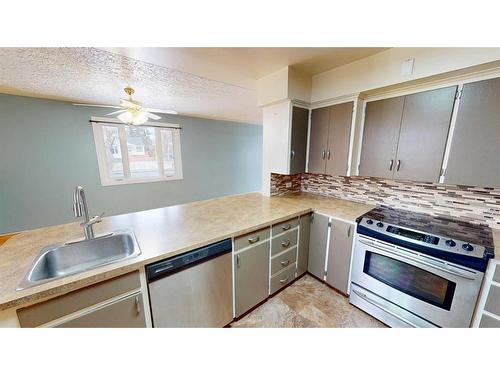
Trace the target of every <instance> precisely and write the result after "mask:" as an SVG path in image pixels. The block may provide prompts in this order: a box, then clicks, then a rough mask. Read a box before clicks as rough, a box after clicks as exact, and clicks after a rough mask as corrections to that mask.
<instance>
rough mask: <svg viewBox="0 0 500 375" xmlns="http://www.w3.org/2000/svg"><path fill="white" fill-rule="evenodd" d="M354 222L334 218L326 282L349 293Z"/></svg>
mask: <svg viewBox="0 0 500 375" xmlns="http://www.w3.org/2000/svg"><path fill="white" fill-rule="evenodd" d="M353 235H354V224H351V223H346V222H344V221H341V220H335V219H332V229H331V233H330V244H329V249H330V250H329V254H328V266H327V270H326V282H327V283H328V284H329V285H331V286H333V287H334V288H335V289H337V290H339V291H340V292H342V293H344V294H347V289H348V282H349V271H350V269H351V252H352V238H353Z"/></svg>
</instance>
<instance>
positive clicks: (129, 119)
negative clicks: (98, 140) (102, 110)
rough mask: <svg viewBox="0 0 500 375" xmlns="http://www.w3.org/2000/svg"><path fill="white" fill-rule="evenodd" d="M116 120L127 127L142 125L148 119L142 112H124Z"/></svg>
mask: <svg viewBox="0 0 500 375" xmlns="http://www.w3.org/2000/svg"><path fill="white" fill-rule="evenodd" d="M117 118H118V120H120V121H121V122H123V123H125V124H127V125H142V124H144V123H146V122H147V121H148V117H147V116H146V115H145V114H144V112H142V111H125V112H123V113H121V114H119V115H118V116H117Z"/></svg>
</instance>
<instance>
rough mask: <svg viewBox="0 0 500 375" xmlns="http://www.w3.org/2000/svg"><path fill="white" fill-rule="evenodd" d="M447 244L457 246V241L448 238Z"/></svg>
mask: <svg viewBox="0 0 500 375" xmlns="http://www.w3.org/2000/svg"><path fill="white" fill-rule="evenodd" d="M445 243H446V245H448V246H449V247H455V246H456V245H457V243H456V242H455V241H453V240H446V242H445Z"/></svg>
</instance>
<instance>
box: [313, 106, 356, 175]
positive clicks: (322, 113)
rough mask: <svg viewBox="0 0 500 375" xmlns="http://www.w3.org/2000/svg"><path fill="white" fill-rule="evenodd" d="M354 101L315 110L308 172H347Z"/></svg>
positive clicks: (344, 173) (331, 173)
mask: <svg viewBox="0 0 500 375" xmlns="http://www.w3.org/2000/svg"><path fill="white" fill-rule="evenodd" d="M353 105H354V103H353V102H347V103H342V104H336V105H333V106H331V107H324V108H318V109H314V110H313V111H312V115H311V133H310V134H311V138H310V144H309V165H308V171H309V173H321V174H329V175H332V176H345V175H346V174H347V168H348V157H349V143H350V135H351V124H352V112H353Z"/></svg>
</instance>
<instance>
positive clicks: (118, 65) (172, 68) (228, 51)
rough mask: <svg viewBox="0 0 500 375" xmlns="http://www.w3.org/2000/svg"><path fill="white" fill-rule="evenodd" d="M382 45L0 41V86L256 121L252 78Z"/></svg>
mask: <svg viewBox="0 0 500 375" xmlns="http://www.w3.org/2000/svg"><path fill="white" fill-rule="evenodd" d="M381 50H383V48H338V47H335V48H100V49H97V48H0V92H3V93H8V94H16V95H26V96H35V97H42V98H51V99H57V100H65V101H71V102H84V103H104V104H113V105H115V104H117V103H118V101H119V98H123V97H125V94H124V92H123V88H124V87H126V86H128V85H130V86H132V87H134V89H135V90H136V94H135V95H134V98H135V99H136V100H139V101H141V102H142V103H143V104H144V105H145V106H147V107H151V108H162V109H170V110H174V111H177V112H178V113H180V114H184V115H189V116H198V117H205V118H214V119H222V120H233V121H241V122H250V123H261V122H262V111H261V109H260V108H258V107H257V93H256V90H255V89H256V82H257V79H258V78H261V77H262V76H264V75H267V74H269V73H272V72H274V71H276V70H279V69H281V68H283V67H285V66H287V65H291V66H294V67H296V68H299V69H301V70H303V71H305V72H308V73H309V74H316V73H318V72H320V71H325V70H328V69H331V68H333V67H336V66H339V65H343V64H347V63H349V62H352V61H354V60H357V59H360V58H363V57H366V56H368V55H372V54H375V53H378V52H380V51H381Z"/></svg>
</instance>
